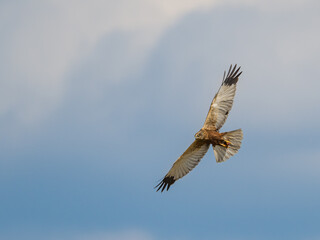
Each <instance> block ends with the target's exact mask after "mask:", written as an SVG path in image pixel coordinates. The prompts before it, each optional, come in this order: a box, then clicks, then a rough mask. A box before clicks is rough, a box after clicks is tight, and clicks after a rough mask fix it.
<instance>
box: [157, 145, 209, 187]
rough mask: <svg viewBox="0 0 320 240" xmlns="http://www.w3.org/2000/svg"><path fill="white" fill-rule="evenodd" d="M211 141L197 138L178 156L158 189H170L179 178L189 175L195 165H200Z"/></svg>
mask: <svg viewBox="0 0 320 240" xmlns="http://www.w3.org/2000/svg"><path fill="white" fill-rule="evenodd" d="M209 146H210V143H208V142H206V141H202V140H195V141H194V142H193V143H192V144H191V145H190V146H189V147H188V149H187V150H186V151H185V152H184V153H183V154H182V155H181V156H180V157H179V158H178V160H177V161H175V163H174V164H173V166H172V168H171V169H170V170H169V172H168V173H167V175H166V176H165V177H164V178H163V180H162V181H161V182H160V183H159V184H158V185H157V186H156V187H155V188H158V189H157V191H159V190H160V189H161V192H163V190H164V189H165V188H167V190H169V188H170V186H171V185H172V184H173V183H174V182H175V181H177V180H178V179H179V178H182V177H183V176H185V175H187V174H188V173H189V172H190V171H191V170H192V169H193V168H195V166H197V165H198V163H199V162H200V160H201V159H202V158H203V156H204V155H205V154H206V152H207V151H208V149H209Z"/></svg>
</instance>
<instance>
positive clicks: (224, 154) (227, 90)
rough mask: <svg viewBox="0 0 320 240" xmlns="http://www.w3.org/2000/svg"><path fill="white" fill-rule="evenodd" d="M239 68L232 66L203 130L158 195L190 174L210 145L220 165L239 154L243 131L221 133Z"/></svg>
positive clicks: (196, 135)
mask: <svg viewBox="0 0 320 240" xmlns="http://www.w3.org/2000/svg"><path fill="white" fill-rule="evenodd" d="M239 71H240V67H239V68H237V65H235V66H234V67H233V68H232V65H231V66H230V68H229V71H228V74H227V76H226V72H224V75H223V81H222V84H221V87H220V89H219V91H218V92H217V94H216V95H215V97H214V98H213V100H212V102H211V105H210V109H209V112H208V114H207V117H206V120H205V122H204V125H203V127H202V128H201V129H200V130H199V131H198V132H197V133H196V134H195V141H194V142H193V143H192V144H191V145H190V146H189V147H188V149H187V150H186V151H185V152H184V153H183V154H182V155H181V156H180V157H179V158H178V160H177V161H176V162H175V163H174V164H173V166H172V168H171V169H170V170H169V172H168V173H167V174H166V176H165V177H164V178H163V179H162V181H161V182H160V183H159V184H158V185H157V186H156V187H155V188H157V191H159V190H160V189H161V192H162V191H163V190H164V189H167V190H169V188H170V186H171V185H172V184H174V182H175V181H176V180H178V179H180V178H182V177H183V176H185V175H186V174H188V173H189V172H190V171H191V170H192V169H193V168H194V167H195V166H197V164H198V163H199V162H200V160H201V159H202V158H203V156H204V155H205V154H206V152H207V151H208V149H209V147H210V145H212V147H213V151H214V155H215V157H216V161H217V162H223V161H226V160H227V159H228V158H230V157H231V156H233V155H234V154H236V153H237V152H238V150H239V149H240V146H241V141H242V137H243V134H242V130H241V129H238V130H234V131H231V132H225V133H219V129H220V128H221V127H222V126H223V124H224V123H225V121H226V119H227V117H228V114H229V112H230V110H231V108H232V105H233V99H234V96H235V93H236V84H237V82H238V79H239V76H240V75H241V73H242V72H239Z"/></svg>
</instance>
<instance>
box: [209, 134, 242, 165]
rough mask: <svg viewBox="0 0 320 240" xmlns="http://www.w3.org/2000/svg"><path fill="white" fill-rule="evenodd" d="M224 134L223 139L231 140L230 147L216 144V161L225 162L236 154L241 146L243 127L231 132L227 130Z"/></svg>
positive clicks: (214, 150) (214, 148)
mask: <svg viewBox="0 0 320 240" xmlns="http://www.w3.org/2000/svg"><path fill="white" fill-rule="evenodd" d="M222 134H223V139H225V140H227V141H229V142H230V144H229V145H228V147H223V146H220V145H216V146H214V147H213V152H214V156H215V157H216V161H217V162H218V163H219V162H224V161H226V160H227V159H229V158H230V157H232V156H233V155H235V154H236V153H237V152H238V150H239V149H240V147H241V141H242V138H243V133H242V130H241V129H237V130H234V131H231V132H225V133H222Z"/></svg>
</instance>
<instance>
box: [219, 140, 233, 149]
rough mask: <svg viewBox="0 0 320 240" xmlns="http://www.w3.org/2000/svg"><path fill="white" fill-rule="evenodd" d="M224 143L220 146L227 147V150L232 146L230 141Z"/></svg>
mask: <svg viewBox="0 0 320 240" xmlns="http://www.w3.org/2000/svg"><path fill="white" fill-rule="evenodd" d="M224 142H225V143H220V146H222V147H225V148H228V147H229V145H230V144H231V142H229V141H227V140H225V141H224Z"/></svg>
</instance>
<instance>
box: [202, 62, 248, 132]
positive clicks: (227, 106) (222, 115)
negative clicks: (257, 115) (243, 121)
mask: <svg viewBox="0 0 320 240" xmlns="http://www.w3.org/2000/svg"><path fill="white" fill-rule="evenodd" d="M239 71H240V67H239V68H237V64H236V65H235V66H234V67H233V68H232V65H230V68H229V71H228V74H227V76H226V72H224V75H223V80H222V84H221V87H220V89H219V91H218V92H217V94H216V95H215V97H214V98H213V100H212V102H211V105H210V109H209V112H208V115H207V118H206V120H205V123H204V125H203V128H205V129H207V130H216V131H217V130H219V129H220V128H221V127H222V126H223V124H224V123H225V121H226V120H227V117H228V115H229V112H230V110H231V108H232V105H233V99H234V96H235V93H236V85H237V82H238V79H239V76H240V75H241V73H242V72H239Z"/></svg>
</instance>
